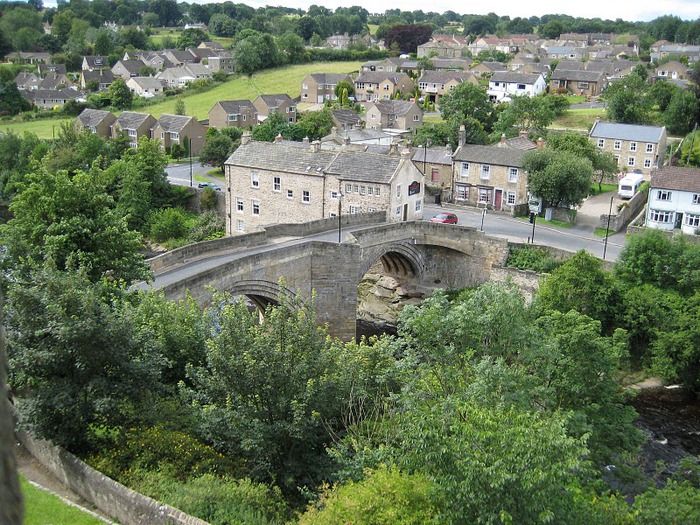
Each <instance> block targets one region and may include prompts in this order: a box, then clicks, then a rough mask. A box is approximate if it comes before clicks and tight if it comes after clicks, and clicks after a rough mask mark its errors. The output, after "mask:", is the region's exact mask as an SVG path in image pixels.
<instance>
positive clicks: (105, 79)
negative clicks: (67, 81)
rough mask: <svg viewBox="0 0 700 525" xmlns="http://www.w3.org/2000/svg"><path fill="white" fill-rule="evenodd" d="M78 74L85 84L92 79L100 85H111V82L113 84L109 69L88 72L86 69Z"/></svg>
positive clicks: (112, 74)
mask: <svg viewBox="0 0 700 525" xmlns="http://www.w3.org/2000/svg"><path fill="white" fill-rule="evenodd" d="M80 74H81V75H82V76H83V81H84V82H85V83H87V82H89V81H91V80H93V79H96V80H98V81H99V82H100V84H111V83H112V82H114V73H112V72H111V71H110V70H109V69H108V70H106V71H99V70H95V71H89V70H87V69H84V70H83V71H81V72H80Z"/></svg>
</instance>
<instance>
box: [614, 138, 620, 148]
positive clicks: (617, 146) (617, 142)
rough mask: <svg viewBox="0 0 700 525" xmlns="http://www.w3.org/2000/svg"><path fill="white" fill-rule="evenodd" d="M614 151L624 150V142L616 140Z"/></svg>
mask: <svg viewBox="0 0 700 525" xmlns="http://www.w3.org/2000/svg"><path fill="white" fill-rule="evenodd" d="M613 149H622V141H620V140H616V141H615V142H614V143H613Z"/></svg>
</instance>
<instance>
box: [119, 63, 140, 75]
mask: <svg viewBox="0 0 700 525" xmlns="http://www.w3.org/2000/svg"><path fill="white" fill-rule="evenodd" d="M120 64H121V66H122V67H123V68H124V69H126V70H127V71H128V72H129V73H130V74H132V75H138V74H139V71H141V68H143V67H145V66H146V65H147V64H146V63H145V62H144V61H142V60H120V61H119V62H117V63H116V64H114V67H117V65H120Z"/></svg>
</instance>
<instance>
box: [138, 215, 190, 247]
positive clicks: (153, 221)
mask: <svg viewBox="0 0 700 525" xmlns="http://www.w3.org/2000/svg"><path fill="white" fill-rule="evenodd" d="M149 223H150V224H149V228H148V230H149V231H150V234H151V238H152V239H153V240H154V241H155V242H165V241H167V240H168V239H177V238H179V237H184V236H185V235H187V216H186V215H185V213H184V212H183V211H182V210H180V209H178V208H164V209H162V210H158V211H156V212H154V213H153V214H152V215H151V218H150V220H149Z"/></svg>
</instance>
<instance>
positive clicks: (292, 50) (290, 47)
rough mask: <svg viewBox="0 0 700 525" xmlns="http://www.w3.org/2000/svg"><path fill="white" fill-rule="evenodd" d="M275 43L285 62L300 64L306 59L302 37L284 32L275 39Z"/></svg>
mask: <svg viewBox="0 0 700 525" xmlns="http://www.w3.org/2000/svg"><path fill="white" fill-rule="evenodd" d="M277 44H278V46H279V49H280V52H281V53H282V54H283V55H284V57H285V59H286V63H287V64H300V63H302V62H306V61H308V55H307V53H306V48H305V47H304V39H303V38H301V37H300V36H299V35H297V34H296V33H293V32H291V31H288V32H286V33H285V34H283V35H282V36H281V37H279V38H278V39H277Z"/></svg>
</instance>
